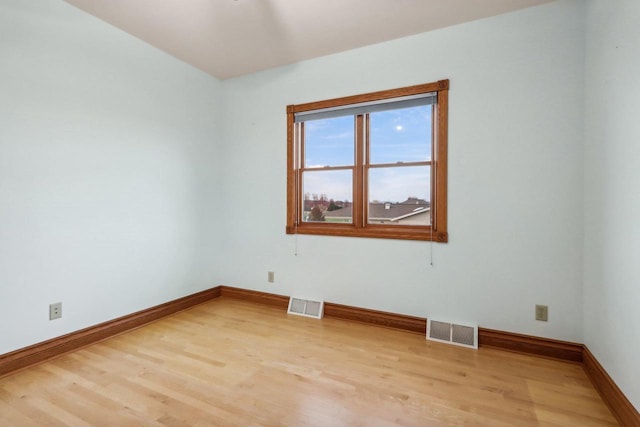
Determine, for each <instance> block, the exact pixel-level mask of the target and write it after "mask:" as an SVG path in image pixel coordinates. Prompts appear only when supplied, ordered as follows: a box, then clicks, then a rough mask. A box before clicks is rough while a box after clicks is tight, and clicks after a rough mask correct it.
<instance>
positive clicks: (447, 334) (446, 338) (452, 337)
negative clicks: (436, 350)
mask: <svg viewBox="0 0 640 427" xmlns="http://www.w3.org/2000/svg"><path fill="white" fill-rule="evenodd" d="M427 339H428V340H433V341H440V342H444V343H447V344H454V345H460V346H463V347H469V348H476V349H477V348H478V326H477V325H476V326H470V325H461V324H457V323H449V322H442V321H440V320H431V319H428V320H427Z"/></svg>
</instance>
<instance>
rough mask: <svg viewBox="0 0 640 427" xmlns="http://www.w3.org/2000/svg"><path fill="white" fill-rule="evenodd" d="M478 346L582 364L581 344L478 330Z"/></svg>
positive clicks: (483, 329) (491, 330)
mask: <svg viewBox="0 0 640 427" xmlns="http://www.w3.org/2000/svg"><path fill="white" fill-rule="evenodd" d="M478 344H479V346H480V347H492V348H497V349H500V350H508V351H515V352H517V353H525V354H533V355H536V356H542V357H549V358H552V359H558V360H564V361H568V362H577V363H582V348H583V346H582V344H577V343H572V342H567V341H560V340H553V339H549V338H540V337H533V336H530V335H522V334H514V333H511V332H504V331H496V330H493V329H485V328H478Z"/></svg>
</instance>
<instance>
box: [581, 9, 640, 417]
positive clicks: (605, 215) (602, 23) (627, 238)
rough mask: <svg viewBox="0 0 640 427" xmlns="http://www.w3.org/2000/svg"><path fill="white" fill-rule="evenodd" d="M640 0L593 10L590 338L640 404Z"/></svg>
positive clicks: (588, 156)
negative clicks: (639, 256) (639, 359)
mask: <svg viewBox="0 0 640 427" xmlns="http://www.w3.org/2000/svg"><path fill="white" fill-rule="evenodd" d="M638 17H640V2H638V1H637V0H620V1H617V2H615V7H612V4H611V2H609V1H605V0H592V1H590V2H589V3H588V9H587V55H586V85H585V92H586V115H585V119H586V120H585V122H586V126H585V180H584V182H585V184H584V191H585V203H584V211H585V232H584V234H585V248H584V253H585V268H584V320H585V321H584V342H585V344H586V345H587V347H588V348H589V349H590V350H591V352H592V353H593V354H594V355H595V357H596V358H597V359H598V361H599V362H600V363H601V364H602V365H603V366H604V368H605V369H606V370H607V372H608V373H609V375H610V376H611V377H612V378H613V380H614V381H615V382H616V384H618V386H619V387H620V388H621V389H622V391H623V392H624V393H625V395H626V396H627V398H629V400H631V402H632V403H633V404H634V405H635V407H636V408H638V409H640V383H639V382H638V379H639V378H640V369H639V368H638V354H640V341H639V340H638V338H640V310H639V307H640V285H639V283H640V279H639V278H640V262H639V261H638V255H639V254H640V162H639V159H640V120H639V117H638V112H639V109H638V100H639V99H640V73H639V70H640V26H638Z"/></svg>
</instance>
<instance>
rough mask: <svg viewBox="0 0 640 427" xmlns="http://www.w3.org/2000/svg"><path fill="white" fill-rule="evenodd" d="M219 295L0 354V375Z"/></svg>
mask: <svg viewBox="0 0 640 427" xmlns="http://www.w3.org/2000/svg"><path fill="white" fill-rule="evenodd" d="M219 296H220V287H219V286H218V287H215V288H212V289H208V290H205V291H202V292H198V293H195V294H192V295H188V296H186V297H183V298H178V299H176V300H173V301H169V302H166V303H164V304H160V305H157V306H155V307H151V308H148V309H146V310H142V311H138V312H135V313H132V314H129V315H126V316H122V317H119V318H117V319H113V320H110V321H108V322H104V323H100V324H98V325H94V326H90V327H88V328H85V329H81V330H79V331H76V332H71V333H70V334H66V335H62V336H60V337H56V338H53V339H50V340H47V341H43V342H41V343H38V344H34V345H31V346H29V347H25V348H21V349H19V350H16V351H12V352H11V353H6V354H2V355H0V377H2V376H3V375H7V374H9V373H12V372H15V371H17V370H19V369H23V368H26V367H28V366H31V365H35V364H36V363H40V362H44V361H45V360H49V359H52V358H54V357H57V356H60V355H62V354H65V353H68V352H70V351H73V350H77V349H79V348H81V347H84V346H86V345H88V344H93V343H95V342H98V341H101V340H104V339H106V338H110V337H113V336H115V335H118V334H121V333H123V332H126V331H129V330H132V329H135V328H138V327H140V326H143V325H146V324H147V323H150V322H153V321H155V320H158V319H161V318H163V317H166V316H169V315H171V314H174V313H177V312H179V311H182V310H185V309H187V308H190V307H193V306H195V305H198V304H201V303H203V302H206V301H209V300H212V299H214V298H217V297H219Z"/></svg>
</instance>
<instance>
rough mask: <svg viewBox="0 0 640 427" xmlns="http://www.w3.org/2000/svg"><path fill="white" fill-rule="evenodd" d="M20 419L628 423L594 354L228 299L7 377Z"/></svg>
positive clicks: (1, 408)
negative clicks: (572, 357)
mask: <svg viewBox="0 0 640 427" xmlns="http://www.w3.org/2000/svg"><path fill="white" fill-rule="evenodd" d="M0 425H2V426H4V425H11V426H30V425H33V426H38V425H51V426H57V425H59V426H114V425H117V426H142V425H143V426H323V427H326V426H376V427H378V426H381V427H384V426H420V427H424V426H492V427H500V426H515V425H517V426H558V427H559V426H563V427H566V426H615V425H617V423H616V421H615V419H614V418H613V416H612V415H611V413H610V411H609V409H608V408H607V407H606V405H605V404H604V403H603V402H602V400H601V398H600V396H599V395H598V393H597V392H596V391H595V389H594V388H593V386H592V385H591V383H590V381H589V380H588V378H587V377H586V375H585V373H584V371H583V369H582V366H581V365H580V364H577V363H567V362H561V361H557V360H550V359H545V358H538V357H535V356H527V355H523V354H517V353H511V352H505V351H500V350H495V349H491V348H480V349H479V350H478V351H474V350H469V349H464V348H459V347H453V346H448V345H445V344H439V343H435V342H430V341H427V340H425V339H424V337H423V336H422V335H420V334H416V333H411V332H403V331H398V330H392V329H388V328H382V327H376V326H371V325H365V324H360V323H356V322H349V321H344V320H340V319H331V318H325V319H322V320H315V319H307V318H302V317H299V316H287V314H286V313H285V312H284V311H283V310H281V309H278V308H274V307H268V306H265V305H260V304H254V303H250V302H245V301H239V300H234V299H230V298H225V297H222V298H219V299H216V300H213V301H211V302H208V303H205V304H202V305H199V306H197V307H194V308H192V309H189V310H187V311H184V312H181V313H178V314H175V315H172V316H170V317H167V318H165V319H162V320H160V321H157V322H155V323H152V324H149V325H147V326H145V327H142V328H140V329H137V330H134V331H131V332H128V333H125V334H122V335H119V336H117V337H114V338H112V339H109V340H106V341H103V342H100V343H96V344H93V345H91V346H88V347H86V348H83V349H80V350H78V351H75V352H72V353H69V354H66V355H63V356H61V357H58V358H56V359H53V360H50V361H48V362H44V363H41V364H39V365H37V366H33V367H31V368H28V369H25V370H23V371H19V372H16V373H14V374H12V375H9V376H6V377H4V378H1V379H0Z"/></svg>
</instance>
